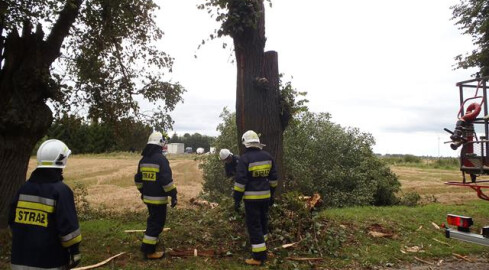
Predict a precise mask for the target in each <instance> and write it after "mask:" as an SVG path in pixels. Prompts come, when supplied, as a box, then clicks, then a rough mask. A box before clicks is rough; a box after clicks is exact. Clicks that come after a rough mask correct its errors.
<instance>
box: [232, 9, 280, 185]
mask: <svg viewBox="0 0 489 270" xmlns="http://www.w3.org/2000/svg"><path fill="white" fill-rule="evenodd" d="M258 2H260V4H259V6H260V10H261V11H262V12H261V17H260V18H259V21H258V26H257V27H256V28H252V29H245V30H244V32H242V33H240V34H238V35H234V36H233V41H234V48H235V53H236V62H237V68H238V74H237V87H236V123H237V128H238V138H237V139H238V145H240V152H241V153H243V151H244V146H243V145H242V144H241V135H242V134H243V133H244V132H245V131H247V130H250V129H251V130H254V131H255V132H257V133H259V134H261V137H260V141H261V142H262V143H264V144H266V145H267V146H266V147H265V148H264V149H265V150H266V151H268V152H269V153H270V154H272V156H273V157H274V158H275V161H276V163H277V166H278V169H279V182H280V183H282V179H283V176H284V173H283V166H282V165H283V131H284V128H283V127H282V122H281V119H280V93H279V71H278V55H277V53H276V52H274V51H270V52H264V48H265V41H266V38H265V16H264V14H265V13H264V6H263V1H261V0H259V1H258Z"/></svg>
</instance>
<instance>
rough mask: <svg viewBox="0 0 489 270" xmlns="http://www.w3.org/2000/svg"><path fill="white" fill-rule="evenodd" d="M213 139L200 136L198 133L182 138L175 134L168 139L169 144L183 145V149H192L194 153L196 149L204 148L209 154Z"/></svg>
mask: <svg viewBox="0 0 489 270" xmlns="http://www.w3.org/2000/svg"><path fill="white" fill-rule="evenodd" d="M185 135H188V136H185ZM214 140H215V137H212V136H207V135H201V134H200V133H194V134H192V135H190V134H188V133H185V134H184V136H182V137H180V136H178V135H177V133H174V134H173V136H172V137H171V138H170V143H183V144H185V148H187V147H192V149H193V150H194V151H195V150H196V149H197V148H199V147H202V148H204V151H205V152H209V150H210V147H211V145H213V143H214Z"/></svg>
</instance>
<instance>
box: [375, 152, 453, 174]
mask: <svg viewBox="0 0 489 270" xmlns="http://www.w3.org/2000/svg"><path fill="white" fill-rule="evenodd" d="M380 158H381V159H382V161H384V162H385V163H387V164H391V165H396V166H409V167H418V168H432V169H446V170H450V169H452V170H453V169H459V168H460V159H459V158H453V157H439V158H433V157H417V156H413V155H386V156H382V157H380Z"/></svg>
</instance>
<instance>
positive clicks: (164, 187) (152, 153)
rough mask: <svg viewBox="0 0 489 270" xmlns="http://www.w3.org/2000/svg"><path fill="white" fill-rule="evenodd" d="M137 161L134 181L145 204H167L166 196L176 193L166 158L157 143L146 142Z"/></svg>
mask: <svg viewBox="0 0 489 270" xmlns="http://www.w3.org/2000/svg"><path fill="white" fill-rule="evenodd" d="M142 155H143V158H141V160H140V161H139V165H138V172H137V173H136V175H135V176H134V182H135V184H136V187H137V188H138V190H139V192H141V195H142V199H143V202H144V203H146V204H168V196H171V197H172V198H173V197H175V196H176V195H177V188H176V187H175V184H174V183H173V179H172V172H171V168H170V163H169V162H168V159H166V157H165V156H164V155H163V153H162V148H161V146H159V145H154V144H148V145H146V148H145V149H144V150H143V153H142Z"/></svg>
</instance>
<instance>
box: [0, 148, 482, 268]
mask: <svg viewBox="0 0 489 270" xmlns="http://www.w3.org/2000/svg"><path fill="white" fill-rule="evenodd" d="M138 160H139V155H137V154H124V153H119V154H113V155H110V156H108V155H83V156H73V157H71V158H70V160H69V162H68V167H67V168H66V170H65V173H64V174H65V179H66V180H65V181H66V182H67V183H68V184H69V185H70V186H72V187H76V186H77V185H81V186H84V187H85V188H86V191H87V196H86V200H88V202H89V204H90V208H91V209H97V211H93V212H91V213H89V214H87V215H84V216H83V217H82V218H81V229H82V234H83V238H84V240H83V242H82V246H81V251H82V254H83V262H82V265H83V266H85V265H90V264H94V263H97V262H100V261H102V260H104V259H106V258H108V257H110V256H112V255H114V254H117V253H119V252H127V253H126V254H125V255H123V256H121V257H119V258H118V259H116V260H114V261H113V262H111V263H109V264H108V265H107V266H105V267H104V268H103V269H164V268H170V269H248V268H247V267H245V266H244V265H243V263H242V260H243V259H244V258H246V257H247V256H248V255H249V244H248V243H247V235H246V233H245V227H244V223H243V219H242V218H243V217H242V216H240V215H236V214H234V213H233V212H232V211H231V210H230V209H231V204H230V203H226V202H225V203H224V204H223V205H221V206H220V207H218V208H216V209H205V208H199V207H197V206H194V205H191V204H190V203H189V200H190V198H192V197H196V196H197V195H198V194H199V192H200V190H201V187H202V176H201V172H200V171H199V169H198V161H197V160H196V159H195V156H191V155H184V156H176V157H172V156H169V160H170V164H171V167H172V170H173V175H174V181H175V183H176V185H177V187H178V191H179V205H178V207H177V209H171V210H169V214H168V222H167V225H166V227H169V228H171V229H170V231H169V232H165V233H164V234H163V236H160V239H162V240H164V246H165V248H166V250H167V251H168V250H169V249H170V248H173V249H185V250H193V249H197V250H199V251H201V250H213V251H215V252H217V253H219V256H214V257H185V258H181V257H170V256H167V257H166V258H165V259H163V260H161V261H156V262H149V261H144V260H143V259H142V256H141V254H140V253H139V245H140V240H141V234H129V233H124V230H128V229H144V228H145V220H146V208H145V206H144V204H143V203H142V202H141V200H140V198H139V193H138V191H137V190H136V188H135V187H134V186H133V175H134V173H135V171H136V166H137V162H138ZM33 168H34V161H31V165H30V167H29V172H30V171H31V170H32V169H33ZM391 168H392V170H393V171H394V172H395V173H396V174H397V175H398V176H399V179H400V181H401V183H402V191H403V192H412V191H415V192H418V193H419V194H420V195H421V196H422V205H420V206H417V207H404V206H395V207H352V208H342V209H325V210H323V211H321V212H320V213H318V214H317V215H315V216H313V217H312V220H313V224H314V234H313V235H312V236H311V235H310V234H312V232H305V233H301V232H300V229H298V230H297V234H294V235H287V234H283V233H281V232H279V231H277V230H278V229H277V228H275V231H274V230H273V229H272V234H271V239H270V241H269V243H268V244H267V245H268V248H269V250H270V251H271V253H270V255H271V257H270V260H269V263H268V264H267V266H266V267H265V268H270V269H383V268H385V267H388V268H387V269H489V267H487V268H484V267H485V266H484V264H482V266H479V264H478V263H477V262H478V261H479V262H480V261H482V262H483V263H486V262H487V258H488V253H487V248H484V247H481V246H476V245H471V244H466V243H461V242H458V241H455V240H451V239H446V238H444V234H443V232H442V230H439V229H437V228H435V226H434V225H433V224H438V225H439V224H441V223H443V222H444V219H445V215H446V213H458V214H465V215H470V216H472V217H473V218H474V221H475V223H476V225H475V228H476V229H479V228H480V227H481V226H482V225H485V224H489V203H488V202H485V201H482V200H479V199H477V197H476V194H475V192H474V191H472V190H470V189H466V188H457V187H453V186H447V185H444V182H447V181H459V180H460V177H461V175H460V172H459V171H458V170H449V169H447V170H442V169H428V168H416V167H409V166H392V167H391ZM279 204H280V202H279ZM277 209H278V208H277ZM100 210H102V212H100ZM276 218H280V217H276ZM284 219H286V217H285V218H284ZM294 224H296V223H294ZM300 224H301V223H299V227H300V226H301V225H300ZM372 232H381V233H384V236H383V237H374V236H373V234H372ZM8 234H9V233H8V231H3V232H0V269H4V268H7V267H8V260H9V235H8ZM284 236H285V237H284ZM308 239H309V240H311V239H312V240H311V241H309V240H308ZM291 242H299V243H298V244H297V245H296V246H294V247H293V248H290V249H284V248H282V244H284V243H291ZM311 243H312V244H311ZM308 245H311V246H308ZM316 245H317V247H316ZM454 254H456V255H463V256H468V257H466V258H465V259H464V260H462V259H458V258H457V257H454V256H455V255H454ZM288 257H316V258H317V257H321V258H322V261H318V262H310V263H308V262H297V261H292V260H290V259H287V258H288ZM466 260H471V261H473V262H471V263H469V262H468V261H466ZM423 261H424V262H423ZM437 264H440V266H439V267H440V268H437V266H436V265H437ZM423 267H426V268H423ZM428 267H431V268H428ZM450 267H455V268H450ZM467 267H469V268H467ZM478 267H479V268H478Z"/></svg>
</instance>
